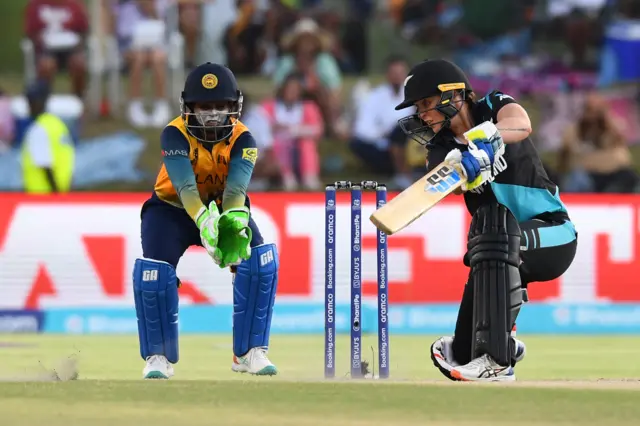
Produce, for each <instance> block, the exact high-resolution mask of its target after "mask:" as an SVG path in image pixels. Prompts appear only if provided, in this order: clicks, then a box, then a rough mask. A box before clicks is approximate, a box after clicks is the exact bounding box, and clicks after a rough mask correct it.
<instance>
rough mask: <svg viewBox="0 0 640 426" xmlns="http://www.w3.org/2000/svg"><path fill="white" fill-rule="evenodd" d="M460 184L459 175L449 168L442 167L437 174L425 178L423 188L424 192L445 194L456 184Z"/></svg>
mask: <svg viewBox="0 0 640 426" xmlns="http://www.w3.org/2000/svg"><path fill="white" fill-rule="evenodd" d="M458 182H460V175H459V174H458V172H457V171H456V170H455V169H454V168H453V167H450V166H447V165H444V166H442V167H441V168H440V169H439V170H438V171H437V173H434V174H432V175H431V176H429V177H428V178H427V184H426V185H425V187H424V190H425V192H432V193H441V192H446V191H447V190H448V189H449V188H451V187H452V186H453V185H455V184H456V183H458Z"/></svg>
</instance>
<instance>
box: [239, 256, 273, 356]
mask: <svg viewBox="0 0 640 426" xmlns="http://www.w3.org/2000/svg"><path fill="white" fill-rule="evenodd" d="M278 265H279V261H278V251H277V249H276V246H275V245H274V244H263V245H260V246H257V247H253V248H252V249H251V257H250V258H249V259H248V260H245V261H243V262H242V263H241V264H240V265H238V269H237V271H236V276H235V279H234V283H233V353H234V354H235V355H236V356H243V355H245V354H246V353H247V352H249V350H250V349H252V348H258V347H268V346H269V330H270V329H271V316H272V313H273V304H274V302H275V299H276V289H277V287H278Z"/></svg>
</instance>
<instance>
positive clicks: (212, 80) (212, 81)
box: [202, 74, 218, 89]
mask: <svg viewBox="0 0 640 426" xmlns="http://www.w3.org/2000/svg"><path fill="white" fill-rule="evenodd" d="M217 85H218V77H216V76H215V75H213V74H205V75H204V77H202V87H204V88H205V89H213V88H215V87H216V86H217Z"/></svg>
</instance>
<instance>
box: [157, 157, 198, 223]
mask: <svg viewBox="0 0 640 426" xmlns="http://www.w3.org/2000/svg"><path fill="white" fill-rule="evenodd" d="M164 165H165V167H166V168H167V174H168V175H169V179H171V183H172V184H173V187H174V188H175V190H176V192H177V193H178V196H179V197H180V201H181V202H182V206H183V207H184V209H185V210H186V211H187V213H189V216H191V218H195V217H196V215H197V214H198V212H199V211H200V209H201V208H202V207H203V205H204V204H203V203H202V200H201V199H200V194H199V192H198V186H197V185H196V177H195V175H194V174H193V169H192V167H191V162H190V161H189V158H188V157H182V156H175V157H165V158H164ZM194 220H195V219H194Z"/></svg>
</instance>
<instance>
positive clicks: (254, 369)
mask: <svg viewBox="0 0 640 426" xmlns="http://www.w3.org/2000/svg"><path fill="white" fill-rule="evenodd" d="M231 369H232V370H233V371H235V372H236V373H249V374H255V375H256V376H275V375H276V374H278V369H277V368H276V366H275V365H273V364H272V363H271V361H269V358H267V348H252V349H250V350H249V352H247V353H246V355H245V356H235V355H234V356H233V364H232V365H231Z"/></svg>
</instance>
